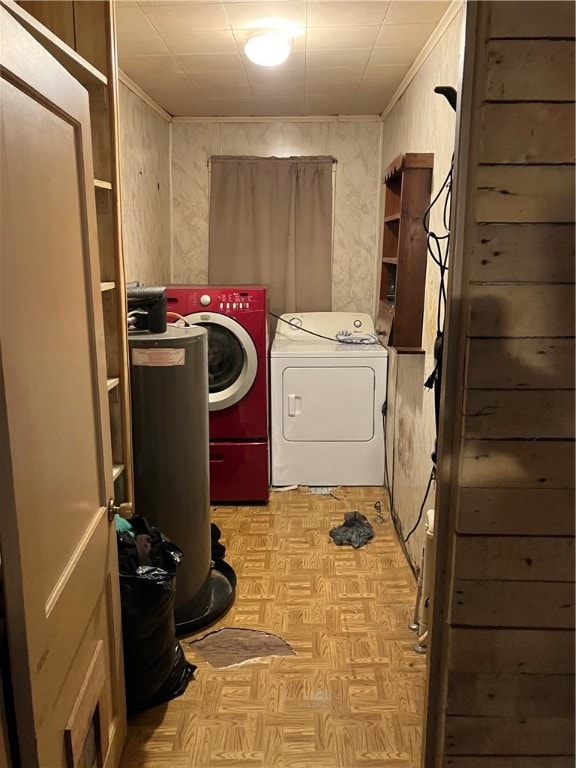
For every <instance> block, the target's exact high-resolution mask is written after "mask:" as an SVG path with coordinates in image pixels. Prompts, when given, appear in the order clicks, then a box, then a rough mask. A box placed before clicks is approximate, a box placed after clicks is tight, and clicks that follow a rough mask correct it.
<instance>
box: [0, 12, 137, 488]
mask: <svg viewBox="0 0 576 768" xmlns="http://www.w3.org/2000/svg"><path fill="white" fill-rule="evenodd" d="M2 4H3V5H4V6H5V7H6V8H7V10H9V11H10V13H12V15H13V16H15V17H16V18H17V19H18V21H19V22H20V23H21V24H22V26H24V28H25V29H26V30H27V31H28V32H29V33H30V34H31V35H32V36H33V37H34V38H35V39H36V40H38V41H39V42H40V43H41V44H42V45H43V47H44V48H46V49H47V50H48V51H49V52H50V53H51V54H52V56H54V57H55V58H56V59H57V60H58V61H59V62H60V64H62V65H63V66H64V67H65V68H66V69H67V70H68V72H70V74H71V75H72V76H73V77H74V78H75V79H76V80H78V81H79V82H80V83H82V85H83V86H84V87H85V88H86V89H87V91H88V95H89V104H90V122H91V133H92V156H93V165H94V194H95V201H96V214H97V223H98V245H99V258H100V280H101V284H100V289H101V295H102V307H103V312H104V329H105V345H106V366H107V380H108V398H109V410H110V436H111V443H112V460H113V462H114V472H113V479H114V485H115V488H114V490H115V500H116V503H120V502H122V501H131V500H132V495H133V494H132V487H133V486H132V460H131V455H132V447H131V429H130V406H129V402H130V401H129V382H128V364H127V360H128V357H127V356H128V340H127V330H126V286H125V277H124V262H123V256H122V243H121V230H120V221H121V219H120V176H119V157H118V125H117V124H118V95H117V82H118V69H117V60H116V34H115V11H114V2H112V1H111V0H90V2H85V0H69V1H68V2H61V1H59V0H39V1H38V0H20V2H18V3H16V2H14V1H13V0H2Z"/></svg>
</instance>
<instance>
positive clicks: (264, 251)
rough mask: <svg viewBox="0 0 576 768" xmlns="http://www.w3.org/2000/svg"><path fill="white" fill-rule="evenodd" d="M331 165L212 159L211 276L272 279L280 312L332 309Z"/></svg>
mask: <svg viewBox="0 0 576 768" xmlns="http://www.w3.org/2000/svg"><path fill="white" fill-rule="evenodd" d="M332 163H333V158H331V157H287V158H278V157H230V156H216V157H212V158H211V188H210V247H209V263H208V282H209V283H210V284H212V285H216V284H237V283H261V284H265V285H267V286H268V299H269V309H270V311H271V312H273V313H275V314H282V313H283V312H295V311H300V312H307V311H308V312H310V311H325V310H330V309H331V283H332ZM271 327H272V328H274V327H275V322H274V321H273V319H272V322H271Z"/></svg>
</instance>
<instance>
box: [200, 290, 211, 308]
mask: <svg viewBox="0 0 576 768" xmlns="http://www.w3.org/2000/svg"><path fill="white" fill-rule="evenodd" d="M211 301H212V299H211V298H210V296H208V294H207V293H204V294H202V296H200V304H202V306H203V307H207V306H208V304H210V302H211Z"/></svg>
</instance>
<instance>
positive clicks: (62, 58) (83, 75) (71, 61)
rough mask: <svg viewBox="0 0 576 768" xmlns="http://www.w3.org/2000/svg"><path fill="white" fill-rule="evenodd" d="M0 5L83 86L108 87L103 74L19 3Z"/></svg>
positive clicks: (2, 0) (1, 0) (3, 1)
mask: <svg viewBox="0 0 576 768" xmlns="http://www.w3.org/2000/svg"><path fill="white" fill-rule="evenodd" d="M0 3H1V5H3V6H4V8H6V10H7V11H9V12H10V13H11V14H12V16H14V17H15V18H16V19H17V20H18V21H19V22H20V23H21V24H22V26H23V27H24V28H25V29H26V30H27V31H28V32H29V33H30V34H31V35H32V37H33V38H35V39H36V40H37V41H38V42H39V43H40V44H41V45H42V46H43V47H44V48H46V50H47V51H48V52H49V53H50V54H52V56H54V58H55V59H56V60H57V61H58V62H60V64H62V66H63V67H64V69H66V70H68V72H70V74H71V75H72V77H74V78H75V79H76V80H78V81H79V82H80V83H82V85H84V86H90V85H95V84H100V85H108V78H107V77H106V76H105V75H103V74H102V72H99V71H98V70H97V69H96V68H95V67H93V66H92V64H89V63H88V62H87V61H86V60H85V59H83V58H82V56H79V55H78V54H77V53H76V51H75V50H74V49H73V48H70V46H68V45H66V43H64V42H63V41H62V40H60V38H58V37H57V36H56V35H55V34H53V33H52V32H51V31H50V30H49V29H47V28H46V27H45V26H44V25H43V24H41V23H40V22H39V21H37V20H36V19H35V18H34V16H32V15H31V14H30V13H28V12H27V11H25V10H24V9H23V8H21V7H20V6H19V5H18V4H17V3H15V2H13V0H0Z"/></svg>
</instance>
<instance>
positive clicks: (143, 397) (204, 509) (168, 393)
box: [128, 326, 212, 630]
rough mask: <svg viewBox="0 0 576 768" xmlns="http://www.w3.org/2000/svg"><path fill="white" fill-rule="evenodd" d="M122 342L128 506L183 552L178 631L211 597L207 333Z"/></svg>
mask: <svg viewBox="0 0 576 768" xmlns="http://www.w3.org/2000/svg"><path fill="white" fill-rule="evenodd" d="M128 339H129V349H130V387H131V394H132V442H133V460H134V507H135V511H136V513H137V514H139V515H143V516H144V517H145V518H146V519H147V520H148V522H149V523H150V524H152V525H155V526H156V527H157V528H159V529H160V531H162V533H163V534H165V535H166V536H167V537H168V538H169V539H171V540H172V541H173V542H174V544H176V546H178V547H179V548H180V549H181V550H182V551H183V552H184V558H183V561H182V563H181V564H180V566H179V568H178V572H177V575H176V600H175V620H176V628H177V630H178V629H179V628H180V629H181V628H182V627H184V628H186V625H187V624H188V623H191V622H193V620H194V619H195V617H198V616H201V615H202V614H203V613H205V611H206V609H207V605H208V604H209V603H210V601H211V599H212V596H211V535H210V506H209V504H210V497H209V454H208V343H207V332H206V330H205V329H204V328H200V327H198V326H193V327H191V328H179V327H175V326H168V328H167V330H166V332H165V333H157V334H155V333H149V332H131V333H130V334H129V337H128Z"/></svg>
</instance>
